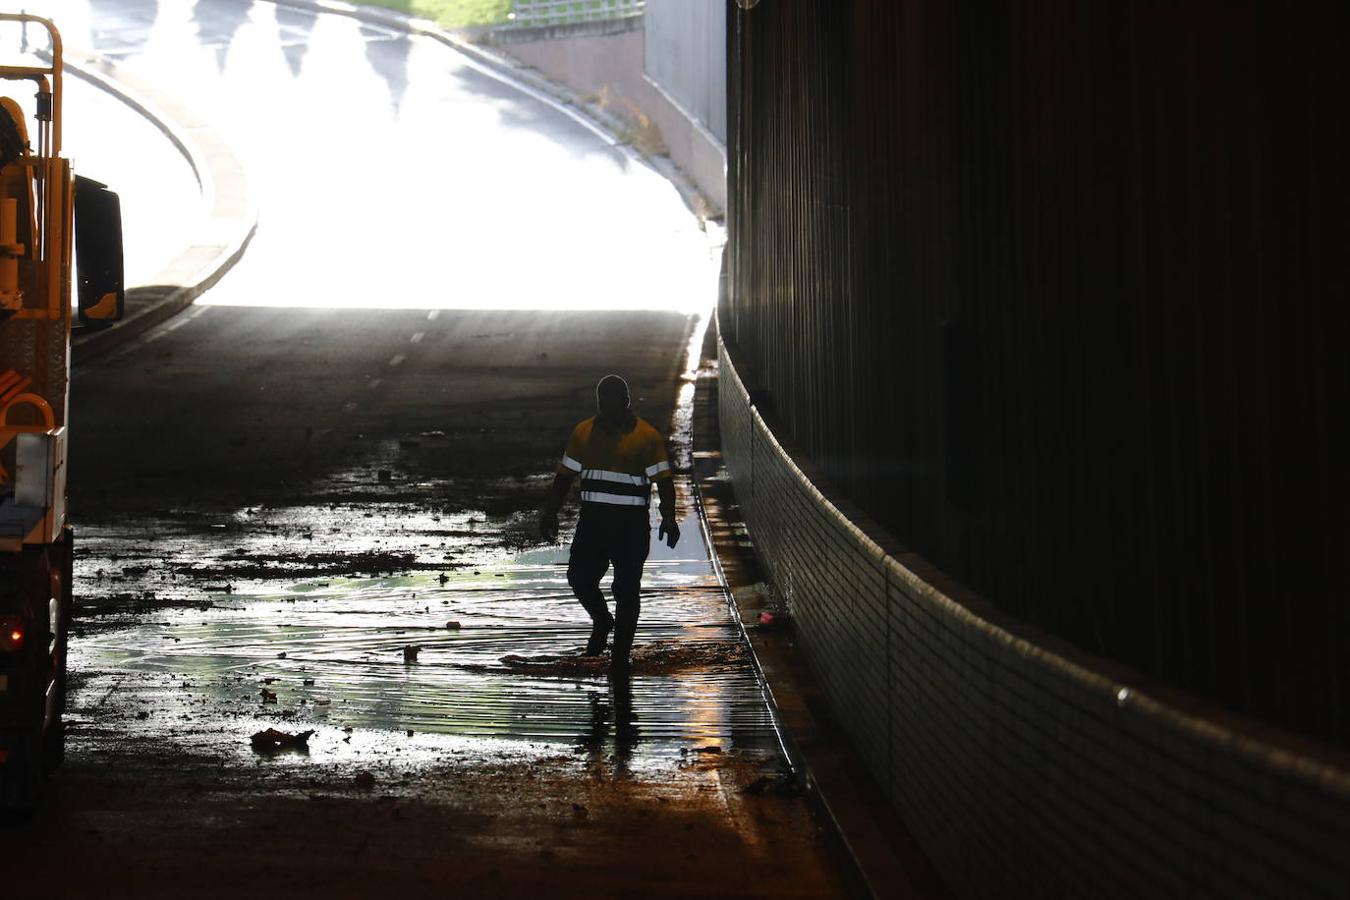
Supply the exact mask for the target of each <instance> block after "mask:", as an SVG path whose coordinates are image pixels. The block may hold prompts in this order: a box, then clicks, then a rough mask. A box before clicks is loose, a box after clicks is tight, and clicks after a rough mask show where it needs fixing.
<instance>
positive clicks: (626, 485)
mask: <svg viewBox="0 0 1350 900" xmlns="http://www.w3.org/2000/svg"><path fill="white" fill-rule="evenodd" d="M634 419H636V422H635V423H634V425H633V427H632V428H631V429H628V430H623V429H619V430H611V429H609V428H606V427H605V426H603V425H597V424H596V422H595V417H594V416H592V417H591V418H589V419H587V420H586V421H584V422H582V423H581V424H579V425H577V427H576V428H574V429H572V436H571V437H570V438H568V439H567V449H566V451H564V453H563V458H562V462H561V463H559V464H558V472H559V473H563V474H569V475H580V476H581V502H582V503H606V504H609V505H611V506H649V505H650V504H651V497H652V488H651V485H652V482H653V481H660V480H662V479H664V478H670V477H671V471H670V460H669V459H668V458H667V456H666V445H665V442H664V441H663V440H661V435H660V433H658V432H657V430H656V429H655V428H653V427H652V426H651V425H649V424H648V423H647V422H646V421H645V420H644V419H641V418H638V417H636V416H634Z"/></svg>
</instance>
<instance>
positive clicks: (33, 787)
mask: <svg viewBox="0 0 1350 900" xmlns="http://www.w3.org/2000/svg"><path fill="white" fill-rule="evenodd" d="M3 740H4V743H5V746H6V747H7V748H8V749H9V760H8V761H7V762H6V763H5V764H4V765H3V766H0V809H7V810H14V811H18V812H31V811H32V810H33V809H35V808H36V807H37V805H38V801H40V800H41V799H42V788H43V786H44V785H43V783H44V781H45V780H46V778H45V776H44V774H43V771H42V756H43V753H42V750H43V748H42V733H41V732H40V731H37V730H24V731H10V732H8V733H7V734H6V735H5V736H4V739H3Z"/></svg>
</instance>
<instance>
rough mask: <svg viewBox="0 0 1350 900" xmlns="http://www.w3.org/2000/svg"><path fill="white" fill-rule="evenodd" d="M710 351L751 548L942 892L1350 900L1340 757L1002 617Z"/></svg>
mask: <svg viewBox="0 0 1350 900" xmlns="http://www.w3.org/2000/svg"><path fill="white" fill-rule="evenodd" d="M719 361H720V371H721V384H720V389H719V406H720V408H719V418H720V425H721V434H722V451H723V456H724V458H725V460H726V464H727V466H728V468H729V470H730V472H731V476H732V482H733V485H734V487H735V492H736V499H737V502H738V503H739V505H740V507H741V509H742V512H743V515H744V517H745V521H746V523H747V525H748V527H749V530H750V533H751V536H752V538H753V540H754V543H755V546H756V549H757V552H758V553H759V555H760V557H761V560H762V561H763V563H764V564H765V566H766V568H767V569H768V571H769V572H770V573H771V575H772V578H773V580H774V582H775V584H776V586H777V587H778V589H779V590H781V591H782V592H783V594H784V595H785V596H786V599H787V602H788V605H789V609H790V611H791V614H792V618H793V622H794V625H795V628H796V630H797V635H798V639H799V641H800V643H801V645H802V647H803V648H804V650H805V652H806V655H807V657H808V659H809V660H810V661H811V664H812V667H813V669H814V671H815V673H816V675H817V676H818V678H819V680H820V682H821V683H822V685H823V689H824V691H825V693H826V695H827V697H828V698H829V700H830V703H831V705H832V707H833V711H834V713H835V715H836V717H837V718H838V720H839V722H840V723H841V724H842V726H843V727H844V729H845V730H846V731H847V732H848V734H849V735H850V736H851V738H852V739H853V741H854V743H855V745H856V746H857V747H858V748H859V750H860V752H861V753H862V755H863V756H864V758H865V759H866V761H867V765H868V767H869V768H870V769H871V771H872V774H873V775H874V776H875V777H876V778H877V780H878V781H879V782H880V783H881V784H882V785H883V786H884V787H885V789H886V790H887V791H888V792H889V795H890V799H891V801H892V802H893V803H894V805H895V807H896V809H897V810H898V811H899V813H900V815H901V817H902V818H903V820H904V821H905V823H906V825H907V827H908V828H909V830H910V831H911V832H912V833H913V834H914V836H915V837H916V839H917V840H918V841H919V843H920V844H921V846H922V847H923V849H924V850H925V852H926V853H927V854H928V855H929V857H930V858H931V859H932V861H933V863H934V865H935V866H936V867H937V869H938V871H939V872H940V873H941V875H942V877H943V878H944V879H945V880H946V882H947V884H948V885H949V886H950V887H951V889H952V890H953V891H954V892H955V893H956V894H957V895H960V896H968V897H984V896H1007V895H1012V894H1017V895H1021V894H1026V895H1035V896H1055V895H1067V896H1139V895H1147V896H1166V895H1177V894H1196V893H1216V894H1219V895H1221V896H1336V897H1345V896H1350V767H1348V766H1347V765H1346V761H1345V760H1344V759H1341V758H1336V757H1333V756H1331V755H1330V753H1329V751H1323V750H1322V749H1320V748H1316V747H1310V746H1305V745H1302V744H1299V743H1298V742H1297V741H1295V740H1293V739H1290V738H1287V736H1278V735H1262V734H1261V733H1260V732H1258V731H1257V730H1256V729H1255V728H1254V727H1252V726H1250V725H1249V724H1247V723H1241V722H1235V721H1233V720H1232V719H1229V718H1227V717H1224V716H1223V715H1222V714H1217V713H1216V714H1214V715H1205V714H1204V710H1203V709H1201V708H1200V707H1199V704H1198V703H1194V702H1192V701H1188V699H1187V698H1180V697H1175V696H1168V699H1166V700H1164V699H1162V698H1163V697H1164V696H1167V695H1166V692H1165V690H1164V689H1162V688H1159V687H1156V686H1150V685H1147V684H1146V683H1144V682H1143V680H1142V679H1141V678H1136V677H1132V675H1131V673H1129V672H1128V671H1123V670H1119V669H1116V668H1115V667H1113V666H1111V665H1109V664H1108V663H1105V662H1103V661H1097V660H1092V659H1091V658H1087V657H1085V656H1083V655H1081V654H1077V653H1076V652H1075V651H1073V649H1072V648H1068V647H1065V646H1062V645H1058V644H1057V643H1056V642H1055V641H1054V640H1052V639H1050V638H1048V637H1046V636H1044V635H1038V634H1036V633H1035V632H1033V631H1031V630H1029V629H1025V628H1022V627H1021V626H1019V624H1018V623H1016V622H1011V621H1008V620H1006V619H1003V618H1001V617H1000V616H999V614H998V613H997V611H995V610H993V609H992V608H990V607H988V605H987V604H984V603H982V602H981V601H980V600H979V598H977V597H973V596H969V595H968V594H966V593H964V592H963V591H962V589H961V588H960V586H959V585H956V584H953V583H951V582H950V581H949V580H948V579H946V578H945V576H943V575H942V573H940V572H937V571H935V570H933V569H932V568H931V567H929V566H928V565H927V564H926V563H925V562H924V561H923V560H922V559H919V558H917V557H915V556H914V555H913V554H909V553H907V552H906V551H905V549H904V548H903V547H900V546H898V545H896V544H895V542H894V541H893V539H891V538H889V537H888V536H887V535H886V534H885V533H884V532H882V531H881V530H880V529H879V528H877V527H876V526H875V525H874V524H873V523H872V522H871V521H870V520H869V519H868V518H867V517H866V516H865V515H863V514H862V513H861V512H860V511H858V510H857V509H856V508H854V507H852V506H851V505H850V504H849V503H848V502H847V501H845V500H843V499H840V498H838V497H835V496H832V495H831V494H830V493H829V489H828V486H825V487H824V489H822V485H823V481H822V480H821V479H820V478H819V476H818V475H817V474H815V471H814V469H813V467H812V466H811V465H810V464H809V463H808V462H806V461H804V460H802V459H800V458H799V456H798V455H797V454H794V453H793V452H791V450H790V449H788V448H785V447H784V446H783V445H782V444H781V443H780V442H779V441H778V440H777V439H776V438H775V436H774V430H773V429H772V428H771V427H770V423H769V422H767V421H766V418H765V416H764V414H762V413H761V411H760V410H759V409H757V408H756V406H755V405H754V404H753V403H752V401H751V395H750V393H749V392H748V390H747V385H746V382H745V381H744V380H743V378H742V373H738V371H737V368H736V365H735V361H734V357H733V355H732V354H731V353H729V351H728V349H727V347H726V346H725V345H723V344H722V343H721V342H719ZM751 386H753V383H751ZM1197 709H1200V712H1199V713H1198V712H1197Z"/></svg>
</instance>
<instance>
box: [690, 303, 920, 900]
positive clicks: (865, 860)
mask: <svg viewBox="0 0 1350 900" xmlns="http://www.w3.org/2000/svg"><path fill="white" fill-rule="evenodd" d="M715 317H716V313H714V318H715ZM721 340H722V339H721V335H720V332H719V334H718V338H717V342H718V344H720V343H721ZM721 374H722V373H721V371H720V368H719V370H718V371H717V374H716V375H714V376H712V377H713V378H715V379H716V380H717V381H718V382H719V387H718V389H719V390H721V389H723V388H728V387H729V388H732V389H736V390H741V391H742V392H744V389H743V386H742V385H741V382H740V380H739V376H738V375H737V373H736V372H735V371H734V370H733V372H732V376H733V381H732V382H731V383H730V384H728V383H727V382H725V381H723V380H722V377H721ZM747 403H748V396H747ZM722 465H725V462H724V463H723V464H722ZM690 484H691V486H692V487H693V489H694V490H695V491H696V496H697V500H698V513H699V525H700V528H701V530H702V532H703V537H704V540H705V541H706V543H707V545H708V548H709V556H710V558H711V561H712V567H713V572H714V574H715V575H716V578H717V581H718V584H719V585H720V587H721V589H722V593H723V595H724V597H725V598H726V602H727V604H728V606H729V607H730V609H731V613H732V618H733V619H734V620H735V622H736V626H737V628H738V630H739V631H740V635H741V640H742V642H743V643H744V645H745V647H746V649H747V650H748V652H749V654H750V661H751V665H752V667H753V668H754V671H755V677H756V680H757V681H758V682H759V688H760V693H761V694H762V695H763V697H764V698H765V701H766V703H767V705H768V707H769V713H770V717H771V720H772V722H773V726H774V731H775V733H776V734H777V737H778V742H779V746H780V747H781V748H782V751H783V755H784V757H785V758H786V760H787V763H788V766H789V768H790V770H791V772H792V774H793V775H794V776H795V777H797V778H798V779H799V780H800V783H801V784H802V785H803V787H804V788H805V790H806V796H807V797H808V799H809V800H810V801H811V803H812V805H813V806H814V807H815V809H816V811H817V813H818V815H820V816H823V818H824V821H825V822H827V823H828V826H829V827H830V828H831V829H832V830H833V832H834V834H835V836H836V837H837V839H838V841H839V845H840V846H841V847H842V848H843V850H844V852H845V853H846V854H847V855H848V858H849V860H850V862H851V864H852V867H853V874H854V877H855V878H856V879H857V881H858V884H859V886H860V887H863V888H865V889H866V890H867V892H868V893H869V895H870V896H871V897H874V898H882V897H890V896H903V897H908V896H923V894H922V892H921V891H919V890H917V889H916V888H915V887H914V884H913V883H912V882H911V881H910V880H909V878H910V874H911V873H909V872H907V871H905V869H904V864H903V863H902V862H901V861H900V859H899V857H898V855H897V854H896V853H895V850H894V848H893V847H890V846H886V848H885V849H884V850H880V851H878V850H875V849H873V850H864V849H862V847H860V844H861V845H863V846H867V845H869V844H871V845H872V846H874V847H875V846H877V845H876V840H877V836H878V835H880V834H881V833H882V831H883V830H884V829H883V828H882V826H881V825H880V823H879V822H877V823H873V824H874V825H875V829H876V830H875V834H872V833H869V834H868V835H867V836H866V837H864V836H863V835H862V834H861V832H862V831H868V830H869V829H871V828H872V827H873V825H864V824H862V823H863V822H869V823H870V822H872V814H871V813H870V812H868V811H867V810H865V809H864V808H863V806H862V804H861V803H860V802H859V799H858V796H857V793H856V789H857V785H855V784H853V782H852V781H851V779H844V777H843V776H842V774H841V773H840V772H837V771H836V772H833V773H832V774H831V776H830V777H829V778H828V779H823V778H822V777H821V776H820V774H819V773H818V772H817V771H816V768H815V766H814V765H813V764H812V757H811V754H809V753H807V752H805V750H804V749H803V747H802V745H801V740H800V739H801V738H803V737H805V738H806V739H808V740H809V739H810V738H809V736H806V735H799V734H798V732H797V728H798V727H800V726H801V725H802V723H800V722H799V723H797V725H796V726H793V725H789V723H788V722H787V721H785V720H784V718H783V716H782V713H781V711H780V708H779V707H780V704H779V701H778V690H781V691H785V692H787V693H788V694H791V693H794V692H798V691H799V690H800V688H799V687H798V686H797V685H795V684H794V683H793V682H792V677H791V676H789V675H787V674H783V675H781V676H779V681H778V682H777V684H775V681H774V679H772V678H771V677H770V675H769V671H768V669H766V667H765V665H764V663H763V661H762V660H761V658H760V648H759V647H758V646H757V642H756V639H755V636H754V635H752V634H751V633H750V631H749V629H748V627H747V626H746V624H745V620H744V617H743V616H742V615H741V610H740V606H739V604H738V601H737V600H736V599H735V596H734V594H733V592H732V588H731V584H730V581H729V580H728V579H727V576H726V572H725V570H724V569H723V567H722V560H721V557H720V553H719V550H718V546H717V543H716V541H715V540H714V539H713V535H712V528H711V525H710V523H709V521H708V516H707V511H706V509H705V508H704V506H703V495H702V486H701V485H700V483H699V477H698V476H697V473H694V477H693V478H691V479H690ZM765 574H766V575H768V574H769V573H768V572H767V570H766V572H765ZM775 590H776V588H775ZM776 688H777V690H776ZM807 715H808V716H811V717H812V718H814V715H813V714H812V713H809V712H808V713H807ZM806 727H807V728H808V729H809V728H811V727H814V726H810V725H808V726H806ZM841 749H842V750H843V754H842V755H843V756H845V757H847V758H849V759H854V760H855V761H856V763H857V764H858V765H860V766H861V765H862V763H861V761H860V760H856V752H855V751H853V750H852V749H851V748H840V747H838V746H836V747H835V748H834V750H833V751H832V752H838V751H840V750H841ZM844 780H848V784H847V785H845V784H844V783H843V781H844ZM827 781H828V782H829V783H830V786H828V787H827V785H826V782H827ZM855 829H856V831H855ZM881 840H882V842H883V843H884V842H885V841H886V839H885V838H881ZM939 896H941V894H939Z"/></svg>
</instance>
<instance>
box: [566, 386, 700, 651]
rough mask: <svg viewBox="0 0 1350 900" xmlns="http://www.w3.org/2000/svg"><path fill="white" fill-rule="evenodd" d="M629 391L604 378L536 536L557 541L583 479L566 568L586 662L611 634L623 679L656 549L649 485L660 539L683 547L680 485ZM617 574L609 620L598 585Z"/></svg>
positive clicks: (574, 434)
mask: <svg viewBox="0 0 1350 900" xmlns="http://www.w3.org/2000/svg"><path fill="white" fill-rule="evenodd" d="M631 402H632V401H631V398H630V397H629V394H628V384H627V383H626V382H625V381H624V380H623V379H622V378H620V377H619V376H618V375H606V376H605V377H604V378H602V379H600V383H599V384H597V385H596V386H595V405H596V415H595V416H594V417H592V418H590V419H587V420H586V421H584V422H582V423H581V424H579V425H577V427H576V428H574V429H573V430H572V436H571V437H570V438H569V439H568V441H567V449H566V451H565V452H564V453H563V458H562V462H561V463H559V465H558V473H557V476H556V477H555V478H554V479H553V490H552V492H551V493H550V494H549V498H548V501H547V502H546V503H545V505H544V511H543V514H542V515H541V516H540V517H539V533H540V534H541V535H543V536H544V538H546V539H547V540H554V539H556V537H557V535H558V510H559V509H561V508H562V505H563V503H564V501H566V499H567V494H568V492H569V491H570V490H571V488H572V479H574V478H575V477H576V476H577V475H580V476H581V516H580V518H578V520H577V531H576V535H575V536H574V537H573V538H572V553H571V557H570V559H569V561H568V564H567V583H568V584H569V585H571V587H572V592H573V593H574V594H576V597H577V600H578V601H580V602H581V605H582V607H583V608H584V609H585V610H586V612H587V613H589V614H590V617H591V637H590V640H589V641H587V642H586V655H587V656H599V655H600V654H601V653H603V652H604V651H605V642H606V641H607V640H608V638H609V634H610V632H611V631H613V632H614V645H613V647H612V648H611V650H610V670H611V671H614V672H626V671H627V670H628V663H629V658H628V657H629V653H630V652H631V650H632V648H633V634H634V632H635V631H636V630H637V620H638V612H639V610H640V608H641V602H640V600H639V593H640V591H641V587H642V566H643V564H644V563H645V562H646V561H647V550H648V547H649V545H650V543H651V524H650V521H649V518H648V507H649V506H650V504H651V494H652V490H651V485H652V482H656V491H657V494H658V496H659V498H660V508H661V525H660V528H659V529H658V530H657V537H658V539H659V538H664V539H665V541H666V545H667V546H669V547H674V546H675V544H676V543H677V542H678V541H679V539H680V528H679V526H678V525H676V524H675V482H674V481H673V479H672V476H671V471H670V461H669V459H668V458H667V456H666V446H665V442H664V441H663V440H662V438H661V435H660V434H659V433H658V432H657V430H656V429H655V428H653V427H652V426H651V425H650V424H648V423H647V422H646V421H644V420H643V419H641V418H639V417H638V416H636V415H634V414H633V410H632V409H631ZM610 565H613V566H614V583H613V585H612V587H611V590H612V592H613V594H614V615H612V616H611V615H610V612H609V606H608V605H607V604H606V602H605V595H604V594H603V593H602V592H601V591H600V579H601V578H603V577H604V575H605V572H606V571H607V570H608V569H609V567H610Z"/></svg>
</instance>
